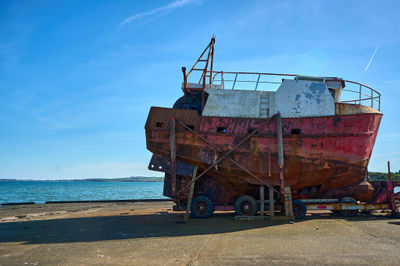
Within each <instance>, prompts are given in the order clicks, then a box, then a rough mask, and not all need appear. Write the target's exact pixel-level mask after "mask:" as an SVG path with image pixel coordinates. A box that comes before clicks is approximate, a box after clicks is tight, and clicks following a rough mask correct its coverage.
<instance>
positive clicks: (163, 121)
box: [145, 107, 382, 200]
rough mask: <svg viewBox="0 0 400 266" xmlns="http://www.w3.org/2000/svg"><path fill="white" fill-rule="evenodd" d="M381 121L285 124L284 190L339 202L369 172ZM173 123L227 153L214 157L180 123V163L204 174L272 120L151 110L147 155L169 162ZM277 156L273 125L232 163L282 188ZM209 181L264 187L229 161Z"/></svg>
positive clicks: (348, 118)
mask: <svg viewBox="0 0 400 266" xmlns="http://www.w3.org/2000/svg"><path fill="white" fill-rule="evenodd" d="M381 117H382V114H380V113H364V114H354V115H336V116H327V117H305V118H283V119H282V131H283V150H284V162H285V166H284V174H285V184H287V185H290V186H291V187H292V192H293V196H294V197H302V195H304V197H308V198H309V197H335V196H337V193H339V192H340V191H343V190H346V188H350V187H351V185H353V184H357V183H359V182H361V181H362V180H363V178H364V177H365V175H366V172H367V166H368V162H369V159H370V156H371V153H372V150H373V147H374V143H375V139H376V136H377V132H378V129H379V124H380V121H381ZM172 118H175V119H176V120H177V121H180V122H183V123H184V124H186V125H188V126H190V127H191V128H192V129H194V131H196V132H197V133H198V134H199V135H200V136H202V137H204V138H205V139H207V140H208V141H210V142H211V143H213V144H214V145H215V146H216V147H218V148H220V149H221V150H222V151H224V152H215V151H214V149H212V148H211V147H210V146H209V145H208V144H206V143H205V142H204V141H203V140H201V138H200V137H198V136H197V135H196V134H194V133H192V132H190V131H189V130H187V129H185V128H184V127H183V126H182V125H180V124H179V123H177V127H176V158H177V160H179V161H182V162H185V163H188V164H191V165H199V166H200V169H205V168H207V167H209V166H210V165H212V164H213V162H214V161H215V160H216V158H220V157H221V156H223V154H224V153H226V152H228V151H229V150H231V149H232V148H233V147H234V146H235V145H237V144H238V143H239V142H240V141H242V140H243V139H244V138H245V137H246V136H247V135H248V134H249V132H251V131H252V130H254V129H257V128H259V127H261V126H263V125H264V123H266V122H267V119H249V118H225V117H205V116H199V115H198V114H197V112H196V111H192V110H180V109H170V108H159V107H152V108H151V110H150V114H149V117H148V120H147V123H146V127H145V129H146V141H147V148H148V150H150V151H151V152H153V153H155V154H160V155H163V156H166V157H169V156H170V144H169V135H170V130H169V128H170V126H169V123H170V121H171V119H172ZM277 152H278V146H277V133H276V123H275V121H274V120H270V121H269V122H268V123H267V125H265V126H263V128H262V129H260V130H259V131H258V132H257V134H255V135H254V136H252V137H251V138H250V139H249V140H247V141H246V142H244V143H243V144H242V145H241V146H239V147H238V148H237V149H235V150H234V151H233V152H232V153H231V155H230V158H232V159H234V160H235V161H237V162H238V163H239V164H241V165H242V166H244V167H245V168H246V169H248V170H249V171H251V172H252V173H254V174H255V175H257V176H258V177H260V178H261V179H263V180H265V181H267V182H268V183H271V184H272V185H274V186H279V184H280V178H279V166H278V161H277V158H278V155H277ZM208 175H210V176H213V177H214V178H215V179H219V180H221V182H223V183H229V184H231V186H232V187H235V184H237V185H238V186H239V185H241V184H243V182H244V183H249V184H260V182H258V181H257V180H256V179H254V178H253V177H252V176H250V175H249V174H247V173H245V172H244V171H243V170H241V169H240V168H238V167H237V166H235V165H234V164H232V163H231V162H230V161H229V160H223V161H221V162H220V163H219V164H218V169H213V170H211V171H210V172H209V174H208ZM237 189H239V190H240V188H239V187H237ZM370 190H371V189H369V188H367V191H370ZM338 191H339V192H338ZM370 192H371V193H372V191H370ZM371 193H369V194H368V193H365V191H361V190H360V193H359V194H360V195H359V196H358V197H356V198H357V199H358V200H367V198H369V197H371V195H370V194H371Z"/></svg>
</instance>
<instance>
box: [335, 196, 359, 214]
mask: <svg viewBox="0 0 400 266" xmlns="http://www.w3.org/2000/svg"><path fill="white" fill-rule="evenodd" d="M340 203H354V204H357V201H356V200H355V199H353V198H350V197H345V198H342V199H341V200H340ZM339 213H340V214H341V215H342V216H344V217H353V216H356V215H357V214H358V210H341V211H339Z"/></svg>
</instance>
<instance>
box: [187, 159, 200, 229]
mask: <svg viewBox="0 0 400 266" xmlns="http://www.w3.org/2000/svg"><path fill="white" fill-rule="evenodd" d="M198 169H199V166H197V165H196V166H195V167H194V170H193V175H192V180H195V179H196V175H197V170H198ZM194 184H195V182H193V183H192V184H191V185H190V191H189V198H188V201H187V204H186V213H185V218H184V220H185V222H186V221H187V220H189V211H190V206H191V205H192V199H193V194H194Z"/></svg>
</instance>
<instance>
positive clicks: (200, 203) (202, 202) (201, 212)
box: [190, 196, 214, 218]
mask: <svg viewBox="0 0 400 266" xmlns="http://www.w3.org/2000/svg"><path fill="white" fill-rule="evenodd" d="M190 211H191V212H192V215H193V216H194V217H196V218H208V217H210V216H211V214H212V213H213V212H214V205H213V204H212V202H211V200H210V199H209V198H208V197H206V196H197V197H195V198H194V199H193V201H192V205H191V206H190Z"/></svg>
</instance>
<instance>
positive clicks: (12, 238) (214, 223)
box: [0, 212, 397, 244]
mask: <svg viewBox="0 0 400 266" xmlns="http://www.w3.org/2000/svg"><path fill="white" fill-rule="evenodd" d="M182 217H183V216H182V214H179V213H168V212H160V213H156V214H151V215H126V214H124V213H121V215H118V216H100V217H99V216H96V217H82V218H68V219H48V220H35V221H18V222H6V223H0V243H5V242H23V243H25V244H43V243H71V242H93V241H103V240H118V239H134V238H148V237H175V236H190V235H205V234H220V233H227V232H237V231H243V230H249V229H256V228H262V227H268V226H276V225H281V224H285V223H288V222H287V221H238V220H234V215H233V214H232V213H217V214H214V215H213V216H212V217H211V218H208V219H191V220H190V221H189V222H188V223H181V222H182V220H183V218H182ZM312 219H344V217H339V216H335V215H333V214H312V215H308V216H306V217H305V218H304V219H303V220H300V221H297V222H296V223H298V222H300V223H301V222H306V221H309V220H312ZM345 219H346V220H351V221H365V220H371V219H375V220H376V219H386V220H388V222H389V221H392V222H391V223H394V222H393V220H389V219H388V218H387V217H385V216H381V215H378V216H376V215H363V216H357V217H351V218H345ZM396 223H397V222H396Z"/></svg>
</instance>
